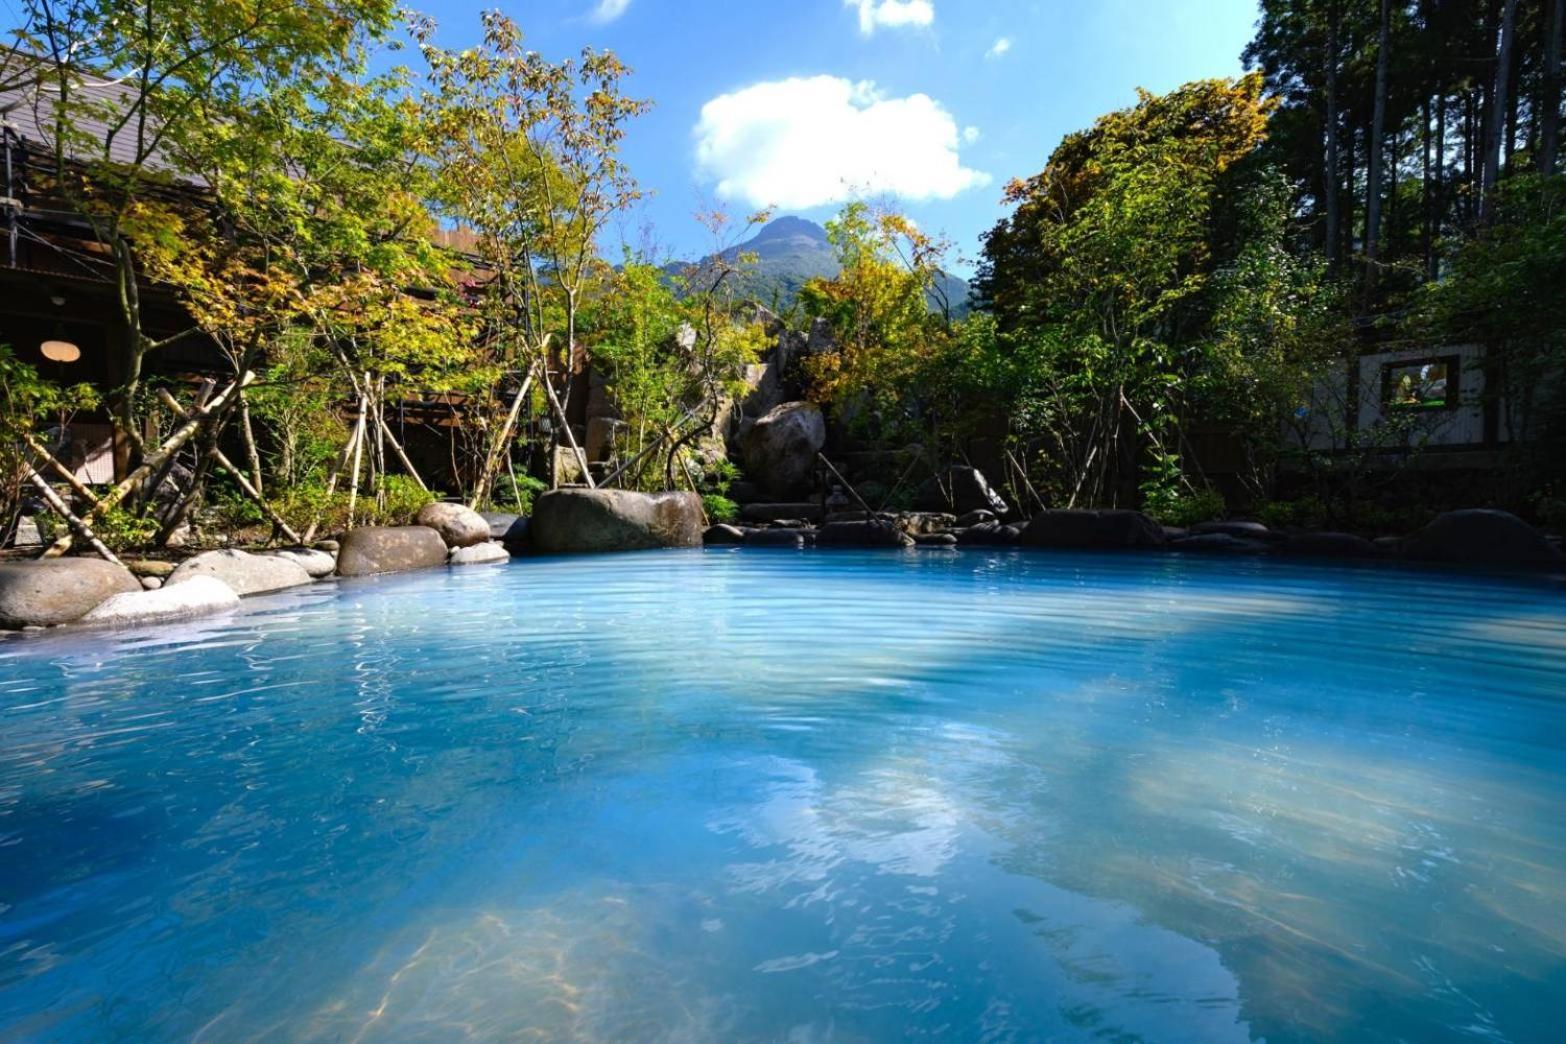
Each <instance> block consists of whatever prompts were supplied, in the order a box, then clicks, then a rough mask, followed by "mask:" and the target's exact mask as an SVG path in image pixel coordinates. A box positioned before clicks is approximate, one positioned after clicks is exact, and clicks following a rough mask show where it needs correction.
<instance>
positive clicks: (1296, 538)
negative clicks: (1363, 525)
mask: <svg viewBox="0 0 1566 1044" xmlns="http://www.w3.org/2000/svg"><path fill="white" fill-rule="evenodd" d="M1283 550H1284V552H1285V553H1286V554H1290V555H1316V556H1321V557H1325V558H1379V557H1381V556H1382V555H1383V554H1384V553H1385V552H1383V551H1382V549H1381V548H1379V547H1377V546H1376V545H1375V544H1373V543H1371V542H1370V541H1369V540H1366V539H1365V538H1364V537H1361V536H1355V535H1354V534H1353V533H1295V534H1293V535H1292V536H1290V537H1289V538H1288V539H1287V540H1286V541H1285V542H1284V544H1283Z"/></svg>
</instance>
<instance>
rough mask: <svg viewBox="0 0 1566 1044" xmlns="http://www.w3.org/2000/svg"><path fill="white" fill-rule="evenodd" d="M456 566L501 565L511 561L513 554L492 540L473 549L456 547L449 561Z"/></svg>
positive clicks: (476, 545)
mask: <svg viewBox="0 0 1566 1044" xmlns="http://www.w3.org/2000/svg"><path fill="white" fill-rule="evenodd" d="M447 560H448V561H449V562H450V563H451V564H452V565H454V566H470V565H500V564H501V563H503V562H509V561H511V552H510V551H507V550H506V549H505V548H504V547H502V546H501V545H500V544H497V543H495V542H494V541H492V540H486V541H485V542H484V543H482V544H474V545H473V546H472V547H454V548H452V549H451V555H450V557H449V558H448V559H447Z"/></svg>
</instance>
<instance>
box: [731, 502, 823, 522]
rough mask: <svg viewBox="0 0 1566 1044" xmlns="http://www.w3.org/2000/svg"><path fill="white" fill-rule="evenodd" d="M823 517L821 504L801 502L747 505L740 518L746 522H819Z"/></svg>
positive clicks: (743, 508) (741, 510)
mask: <svg viewBox="0 0 1566 1044" xmlns="http://www.w3.org/2000/svg"><path fill="white" fill-rule="evenodd" d="M822 517H823V512H822V508H821V505H820V504H817V503H815V502H814V501H801V502H799V503H793V504H746V505H745V506H744V507H742V508H740V518H741V519H743V520H744V521H746V522H751V523H756V522H784V521H800V522H819V521H821V519H822Z"/></svg>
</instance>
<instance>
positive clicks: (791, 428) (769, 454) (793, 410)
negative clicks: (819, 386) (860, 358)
mask: <svg viewBox="0 0 1566 1044" xmlns="http://www.w3.org/2000/svg"><path fill="white" fill-rule="evenodd" d="M825 445H826V421H825V419H824V418H822V416H821V410H820V409H818V408H817V407H816V406H815V404H813V403H808V402H785V403H784V404H783V405H781V406H778V407H775V408H774V409H771V410H768V411H767V412H766V413H765V414H763V415H762V416H761V417H758V418H757V419H756V422H755V423H754V424H753V425H751V427H750V430H749V431H747V432H746V433H745V437H744V439H743V447H742V448H743V450H744V458H745V472H746V474H748V475H750V477H751V478H753V479H755V480H756V481H758V482H760V483H761V484H762V485H763V486H765V487H766V488H767V489H769V490H771V491H772V493H773V495H774V496H779V497H788V496H797V495H799V494H803V493H808V492H809V491H810V489H811V487H812V486H813V485H814V484H815V474H816V454H817V453H820V452H821V448H822V447H823V446H825Z"/></svg>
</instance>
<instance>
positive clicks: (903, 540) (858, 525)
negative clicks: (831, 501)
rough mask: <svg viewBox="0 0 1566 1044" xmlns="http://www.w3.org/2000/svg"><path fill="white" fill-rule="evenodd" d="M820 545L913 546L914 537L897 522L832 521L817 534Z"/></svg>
mask: <svg viewBox="0 0 1566 1044" xmlns="http://www.w3.org/2000/svg"><path fill="white" fill-rule="evenodd" d="M816 544H817V546H819V547H912V546H913V544H914V541H913V538H912V537H910V536H909V535H908V534H906V533H904V532H903V531H902V530H901V529H899V528H898V527H897V524H896V523H895V522H887V521H885V520H883V519H873V520H871V521H869V522H831V523H828V524H827V525H824V526H822V527H821V530H820V532H818V533H817V534H816Z"/></svg>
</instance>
